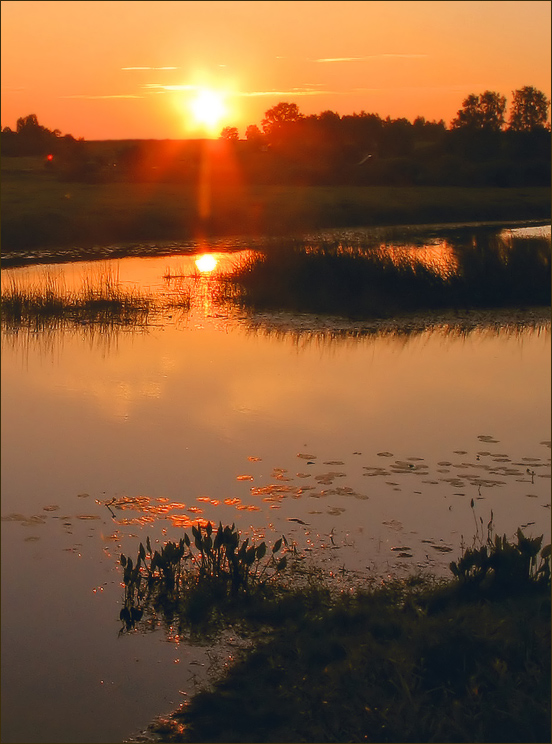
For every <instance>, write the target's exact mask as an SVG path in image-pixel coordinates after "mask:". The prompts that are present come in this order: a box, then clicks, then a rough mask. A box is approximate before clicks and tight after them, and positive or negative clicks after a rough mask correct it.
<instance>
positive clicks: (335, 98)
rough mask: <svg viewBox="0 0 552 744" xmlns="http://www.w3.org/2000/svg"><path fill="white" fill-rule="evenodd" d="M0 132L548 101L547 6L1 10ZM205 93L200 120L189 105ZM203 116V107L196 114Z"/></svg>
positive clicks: (198, 127) (142, 133)
mask: <svg viewBox="0 0 552 744" xmlns="http://www.w3.org/2000/svg"><path fill="white" fill-rule="evenodd" d="M1 11H2V18H1V33H2V46H1V54H2V65H1V75H2V108H1V125H2V127H4V126H9V127H11V128H12V129H14V128H15V124H16V121H17V118H18V117H20V116H27V115H28V114H31V113H34V114H36V115H37V116H38V119H39V122H40V123H41V124H43V125H44V126H46V127H48V128H49V129H59V130H61V132H62V133H63V134H66V133H70V134H72V135H74V136H75V137H84V138H85V139H127V138H133V139H134V138H136V139H146V138H152V139H165V138H171V139H177V138H182V137H194V136H205V135H207V136H218V134H219V133H220V129H221V128H222V127H223V126H235V127H237V128H238V130H239V133H240V136H242V137H243V136H244V134H245V128H246V127H247V126H248V125H249V124H257V125H259V126H260V123H261V119H262V118H263V115H264V112H265V111H266V110H267V109H269V108H271V107H272V106H274V105H275V104H277V103H278V102H279V101H289V102H294V103H297V105H298V106H299V109H300V111H301V112H302V113H304V114H312V113H315V114H318V113H320V112H322V111H324V110H327V109H331V110H332V111H336V112H337V113H338V114H340V115H344V114H351V113H354V112H357V113H358V112H360V111H362V110H364V111H366V112H369V113H377V114H379V115H380V116H382V117H385V116H387V115H389V116H391V117H392V118H396V117H400V116H404V117H406V118H408V119H410V120H411V121H412V120H413V119H414V118H415V117H416V116H418V115H421V116H425V117H426V119H441V118H442V119H444V120H445V122H446V123H447V125H448V124H449V123H450V121H451V119H452V118H453V117H454V116H455V114H456V112H457V110H458V109H459V108H460V107H461V105H462V100H463V99H464V98H465V97H466V95H468V94H469V93H481V92H483V91H484V90H495V91H497V92H499V93H501V94H502V95H505V96H506V97H507V99H508V103H509V102H510V101H511V97H512V91H513V90H515V89H517V88H521V87H522V86H524V85H533V86H534V87H536V88H539V89H540V90H542V91H544V93H545V94H546V95H547V96H548V97H550V96H551V86H550V77H551V74H550V68H551V53H550V52H551V38H550V37H551V32H550V26H551V3H550V2H548V1H546V2H540V1H539V2H530V1H528V0H522V1H521V2H513V1H510V2H499V1H497V0H493V1H492V2H466V1H465V0H462V1H460V2H453V1H451V0H447V1H445V2H437V1H435V0H430V1H429V2H416V1H412V0H408V1H407V2H400V1H399V0H393V1H392V2H362V1H360V0H354V1H353V2H346V1H344V0H340V1H339V2H316V1H315V0H309V1H307V2H283V1H278V2H268V1H263V2H254V1H249V0H247V1H246V2H228V1H227V0H224V1H223V2H216V1H215V0H210V1H208V2H178V1H177V0H171V1H169V2H163V1H162V0H157V1H156V2H148V1H147V0H142V1H141V2H131V1H130V0H124V1H122V2H110V1H107V0H105V1H101V0H99V1H98V0H96V1H92V2H71V0H62V1H61V2H49V1H45V0H40V1H39V2H34V1H32V0H22V1H15V0H4V1H3V2H2V3H1ZM205 88H207V89H208V90H211V91H213V92H214V95H215V96H218V99H217V103H218V105H219V106H223V110H217V111H215V113H214V114H213V111H212V110H211V112H209V111H207V115H208V114H209V113H211V114H212V124H213V126H212V127H211V128H209V127H208V126H206V125H204V124H201V123H199V122H198V121H197V120H196V118H195V117H194V114H193V112H192V110H191V108H190V105H191V102H192V100H193V99H194V97H197V96H198V93H199V92H201V90H203V89H205ZM204 113H205V112H204Z"/></svg>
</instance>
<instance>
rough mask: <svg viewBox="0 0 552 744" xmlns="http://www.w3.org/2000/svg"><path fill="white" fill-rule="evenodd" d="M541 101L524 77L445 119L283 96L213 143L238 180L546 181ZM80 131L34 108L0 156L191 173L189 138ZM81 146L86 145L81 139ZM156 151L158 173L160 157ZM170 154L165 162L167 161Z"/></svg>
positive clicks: (63, 167) (83, 176) (85, 176)
mask: <svg viewBox="0 0 552 744" xmlns="http://www.w3.org/2000/svg"><path fill="white" fill-rule="evenodd" d="M549 107H550V101H549V100H548V99H547V98H546V96H545V95H544V93H542V91H539V90H537V89H535V88H533V87H532V86H525V87H524V88H521V89H519V90H516V91H514V92H513V98H512V102H511V105H510V109H509V111H508V112H507V110H506V98H505V97H504V96H502V95H500V94H499V93H497V92H494V91H488V90H487V91H485V92H483V93H481V94H479V95H475V94H471V95H469V96H467V97H466V98H465V99H464V101H463V103H462V107H461V108H460V109H459V111H458V112H457V114H456V116H455V118H454V119H453V120H452V121H451V122H450V125H449V127H447V126H446V124H445V122H444V121H443V120H440V121H427V120H426V119H425V118H424V117H421V116H419V117H417V118H416V119H415V120H414V121H413V122H411V121H409V120H408V119H406V118H397V119H392V118H391V117H389V116H388V117H386V118H382V117H380V116H379V115H378V114H374V113H366V112H365V111H361V112H360V113H354V114H348V115H344V116H340V115H339V114H338V113H336V112H334V111H329V110H328V111H323V112H322V113H320V114H312V115H308V116H305V115H303V114H302V113H301V112H300V110H299V107H298V106H297V104H296V103H292V102H285V101H282V102H280V103H278V104H277V105H276V106H274V107H272V108H270V109H268V110H267V111H266V112H265V115H264V118H263V120H262V122H261V127H262V128H260V127H258V126H257V125H250V126H248V127H247V129H246V131H245V139H240V137H239V133H238V130H237V129H236V128H235V127H225V128H224V129H223V130H222V132H221V135H220V140H221V143H222V144H223V145H224V146H225V147H226V148H227V149H228V151H230V152H231V154H232V157H233V159H234V161H235V162H236V163H237V164H238V165H239V167H240V171H241V173H242V174H243V177H244V178H245V179H246V181H248V182H250V183H261V184H262V183H267V184H270V183H281V184H304V185H342V184H343V185H398V186H410V185H412V186H416V185H418V186H424V185H427V186H432V185H445V186H503V187H508V186H549V185H550V179H551V173H550V124H549V122H548V111H549ZM93 144H95V145H98V143H86V142H84V141H83V140H78V141H77V140H75V139H74V138H73V137H72V136H71V135H65V136H62V135H61V133H60V132H59V131H58V130H54V131H53V132H51V131H49V130H48V129H46V128H45V127H42V126H41V125H40V124H39V123H38V121H37V118H36V116H35V115H31V116H28V117H25V118H22V119H18V121H17V130H16V132H12V131H11V130H10V129H9V128H5V129H4V130H2V137H1V145H2V153H3V155H24V154H25V155H30V154H39V155H46V154H47V153H52V154H53V156H54V158H55V163H54V164H52V163H49V165H50V166H51V167H55V168H56V169H57V172H58V175H59V177H60V178H64V179H69V180H71V179H72V180H114V179H118V180H121V179H123V180H145V179H148V178H154V177H155V178H156V179H159V178H164V179H165V180H176V181H189V182H194V180H195V179H197V177H198V173H199V169H200V157H201V152H200V149H199V148H198V147H197V143H195V144H194V143H193V142H188V143H187V144H186V143H185V141H183V143H182V146H181V147H180V149H178V152H177V151H176V150H175V149H174V147H173V150H172V151H171V152H172V153H173V155H172V160H171V157H169V156H168V155H167V154H166V152H164V154H163V155H162V146H161V144H160V143H159V142H158V143H155V141H152V142H150V141H135V142H126V143H120V144H118V145H117V147H112V148H111V150H110V151H107V150H105V149H104V151H102V152H100V151H99V150H98V149H97V148H96V149H95V150H94V149H92V147H91V146H92V145H93ZM87 145H89V146H88V147H87ZM161 159H162V160H163V169H162V171H163V172H162V173H159V172H156V173H155V174H154V173H153V171H154V170H157V171H159V162H160V161H161ZM169 161H170V162H169ZM173 161H174V162H173Z"/></svg>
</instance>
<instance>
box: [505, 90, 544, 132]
mask: <svg viewBox="0 0 552 744" xmlns="http://www.w3.org/2000/svg"><path fill="white" fill-rule="evenodd" d="M512 95H513V97H514V98H513V101H512V106H511V108H510V121H509V129H511V130H512V131H514V132H532V131H533V130H535V129H544V128H545V127H546V123H547V120H548V109H549V107H550V101H549V100H548V98H547V97H546V96H545V95H544V93H543V92H542V91H540V90H537V89H536V88H533V86H531V85H525V86H524V87H523V88H520V89H519V90H514V91H513V93H512Z"/></svg>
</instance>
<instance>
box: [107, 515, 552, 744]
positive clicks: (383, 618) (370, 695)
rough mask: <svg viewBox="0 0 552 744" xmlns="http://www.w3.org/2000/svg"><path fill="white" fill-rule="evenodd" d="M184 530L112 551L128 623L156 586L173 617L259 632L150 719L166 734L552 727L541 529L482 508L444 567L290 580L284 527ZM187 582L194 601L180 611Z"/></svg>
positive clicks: (537, 735)
mask: <svg viewBox="0 0 552 744" xmlns="http://www.w3.org/2000/svg"><path fill="white" fill-rule="evenodd" d="M193 533H194V534H193V536H192V540H191V541H190V539H189V538H188V539H186V537H185V538H184V539H183V540H181V541H180V543H178V544H175V543H168V544H167V546H165V548H164V549H163V551H162V553H159V552H158V551H155V552H154V553H153V554H152V551H151V547H150V546H149V545H148V549H147V551H146V549H145V548H144V547H143V546H142V545H141V546H140V552H139V555H138V558H137V561H136V563H135V564H133V563H132V561H131V562H130V566H129V561H128V559H126V558H123V559H122V563H123V565H124V569H125V586H126V589H125V607H124V608H123V611H122V613H121V619H122V621H123V628H126V629H127V630H129V629H130V628H131V627H134V625H135V624H138V623H139V622H143V620H142V618H145V617H146V616H147V615H148V613H149V612H150V611H151V607H148V597H153V598H154V604H155V609H156V612H157V615H158V616H159V617H160V618H162V619H163V620H164V622H165V624H166V626H167V628H169V625H170V628H171V630H172V631H174V629H175V627H178V631H179V632H182V631H183V630H184V627H186V626H188V627H190V626H193V627H195V628H196V630H197V629H198V628H199V629H201V628H206V627H210V628H211V629H213V627H215V626H218V627H219V628H223V627H225V626H228V625H229V624H233V626H234V632H235V631H236V629H237V628H240V629H241V632H242V634H244V635H245V636H248V637H249V638H253V639H254V640H255V644H254V646H253V647H250V648H249V649H248V650H245V651H244V652H243V653H242V656H241V658H240V660H239V661H238V662H237V663H235V664H234V665H233V666H232V667H230V668H229V669H228V670H227V671H226V673H225V675H224V676H223V677H222V678H219V679H218V681H216V682H215V683H214V684H213V685H212V686H211V687H210V689H205V690H204V691H202V692H200V693H198V694H197V695H196V696H195V697H194V698H192V699H191V701H190V702H189V703H188V704H186V705H184V706H182V707H181V708H180V710H179V711H177V712H176V713H175V714H173V715H172V716H171V717H170V718H167V719H163V720H159V721H157V722H156V724H154V725H153V726H152V727H151V728H152V730H153V731H154V732H155V733H156V735H157V736H159V737H160V738H161V740H162V741H170V742H362V741H367V742H548V741H550V734H551V731H550V694H551V690H550V546H549V545H548V546H546V547H544V548H542V538H527V537H525V535H523V533H522V532H521V531H520V530H518V532H517V535H516V538H515V540H512V541H510V540H507V539H506V537H505V536H504V537H500V536H496V535H494V534H493V532H492V515H491V522H490V523H489V525H488V534H487V539H486V540H485V541H484V540H482V539H481V541H480V543H479V544H477V545H476V544H475V541H474V546H473V547H471V548H468V549H465V550H464V551H463V555H462V556H461V558H460V559H459V560H458V561H457V562H453V563H452V564H451V569H452V571H453V578H451V579H450V580H441V581H437V580H436V579H433V578H432V577H430V576H413V577H410V578H409V579H407V580H401V581H399V580H390V581H387V582H381V583H380V584H377V585H374V583H372V584H369V583H368V581H367V582H366V585H365V586H364V587H362V586H361V587H360V588H356V589H355V590H354V591H353V590H342V591H340V592H337V593H336V591H335V590H333V591H332V590H331V589H330V587H328V586H327V585H325V584H324V581H323V580H322V579H321V578H320V575H319V574H316V573H315V572H314V571H313V572H311V573H309V572H308V571H303V572H302V573H301V572H299V576H300V578H301V582H300V584H299V585H298V584H297V583H296V581H297V579H293V577H292V580H291V581H289V580H286V581H284V580H281V577H282V576H283V575H282V574H281V573H280V570H279V568H280V569H284V568H285V566H283V565H282V561H283V558H282V557H275V556H276V555H277V554H278V553H279V551H281V550H284V552H285V555H284V557H286V556H287V557H288V558H289V559H290V562H289V565H288V567H287V568H288V569H289V570H291V569H292V568H293V566H296V565H297V561H294V555H293V550H292V548H291V547H290V546H287V545H286V546H285V547H283V545H282V540H279V541H277V543H276V544H275V545H274V546H273V549H270V548H268V547H267V546H266V545H265V543H262V544H261V545H259V546H253V545H249V544H247V543H242V544H241V545H240V544H239V535H238V534H237V532H235V530H234V529H233V528H229V527H227V528H224V529H223V528H222V526H219V529H218V531H217V532H215V531H214V530H212V528H211V527H210V526H209V525H208V529H207V531H203V532H202V531H201V530H200V529H199V528H197V529H195V528H194V531H193ZM194 548H195V550H194ZM299 563H300V561H299ZM171 566H172V568H171ZM186 566H187V568H186ZM232 566H233V567H232ZM265 569H267V571H268V573H266V572H265ZM247 574H248V575H249V582H250V583H249V582H248V580H247V579H245V576H246V575H247ZM140 576H141V578H139V577H140ZM183 576H186V577H187V578H186V579H185V580H184V581H183V579H182V577H183ZM202 577H203V578H202ZM274 577H280V578H279V579H278V580H277V581H276V583H274V581H273V579H274ZM182 581H183V583H182V584H181V586H182V588H183V589H184V591H180V592H176V595H179V597H180V604H179V602H178V601H175V598H176V595H175V593H174V592H175V588H176V584H177V583H178V582H182ZM221 582H222V583H221ZM244 582H245V583H244ZM140 587H142V588H141V590H140ZM162 595H163V596H164V599H162V598H161V597H162ZM171 597H172V598H171ZM198 598H202V602H200V604H201V606H202V612H200V614H199V615H196V616H194V615H190V613H189V609H190V606H192V605H194V603H195V604H197V602H198ZM129 600H131V603H130V604H128V601H129ZM137 602H139V603H141V606H140V609H139V611H137V610H138V605H137V604H136V603H137ZM129 608H130V610H132V609H133V608H134V610H135V613H134V615H135V616H134V619H133V618H131V617H130V613H129V614H128V616H127V614H125V610H128V609H129ZM167 612H168V614H167ZM207 618H210V622H209V623H207V625H205V622H206V620H207ZM213 623H214V624H213Z"/></svg>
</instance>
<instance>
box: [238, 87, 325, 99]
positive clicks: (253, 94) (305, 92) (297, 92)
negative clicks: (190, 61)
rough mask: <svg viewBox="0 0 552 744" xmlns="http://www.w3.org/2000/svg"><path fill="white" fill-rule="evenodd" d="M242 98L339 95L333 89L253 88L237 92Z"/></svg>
mask: <svg viewBox="0 0 552 744" xmlns="http://www.w3.org/2000/svg"><path fill="white" fill-rule="evenodd" d="M234 95H236V96H240V97H241V98H262V97H270V96H325V95H337V91H333V90H312V89H311V88H291V90H252V91H243V92H241V93H235V94H234Z"/></svg>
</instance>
